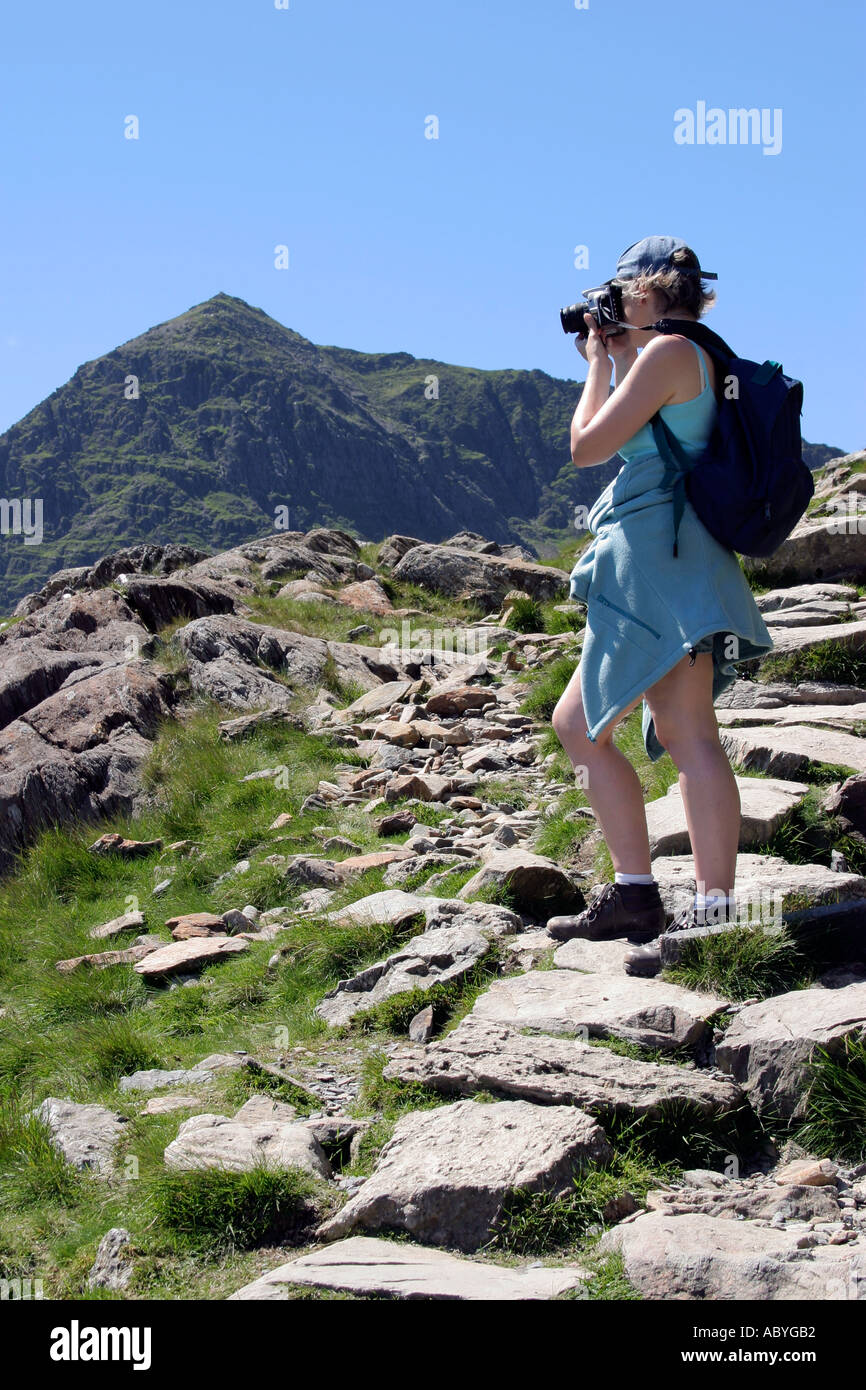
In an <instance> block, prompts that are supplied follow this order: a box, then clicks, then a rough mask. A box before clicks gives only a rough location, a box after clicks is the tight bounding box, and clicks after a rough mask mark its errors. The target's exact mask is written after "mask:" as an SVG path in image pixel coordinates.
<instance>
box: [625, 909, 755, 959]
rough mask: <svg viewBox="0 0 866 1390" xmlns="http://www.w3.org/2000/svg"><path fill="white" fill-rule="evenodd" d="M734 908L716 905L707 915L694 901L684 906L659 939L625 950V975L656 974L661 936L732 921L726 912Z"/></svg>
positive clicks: (732, 910)
mask: <svg viewBox="0 0 866 1390" xmlns="http://www.w3.org/2000/svg"><path fill="white" fill-rule="evenodd" d="M729 911H730V912H731V913H732V914H733V912H734V911H735V909H733V908H731V909H728V908H725V907H717V908H712V909H710V910H709V915H708V914H707V912H706V911H704V910H699V909H698V908H697V907H696V906H695V905H694V903H690V904H689V906H688V907H684V908H683V909H682V911H681V912H680V913H679V914H678V916H676V917H675V918H674V920H673V921H672V922H671V924H670V926H669V927H665V928H664V930H663V931H662V932H661V933H660V936H659V939H657V940H656V941H650V942H649V943H648V944H647V945H645V946H634V947H632V949H631V950H630V951H626V953H625V955H624V956H623V958H622V960H623V965H624V966H625V973H626V974H627V975H657V974H658V973H659V971H660V970H661V968H662V949H661V936H670V935H671V934H672V933H673V932H678V931H692V929H693V928H694V927H705V926H710V925H713V926H714V925H718V924H720V923H721V922H724V921H731V922H733V920H734V918H733V916H731V917H728V912H729Z"/></svg>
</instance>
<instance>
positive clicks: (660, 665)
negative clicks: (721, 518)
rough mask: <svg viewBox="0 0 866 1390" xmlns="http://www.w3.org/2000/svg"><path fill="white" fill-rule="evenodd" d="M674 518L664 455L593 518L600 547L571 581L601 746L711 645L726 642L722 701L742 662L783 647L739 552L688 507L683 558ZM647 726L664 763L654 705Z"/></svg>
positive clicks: (590, 719) (635, 464)
mask: <svg viewBox="0 0 866 1390" xmlns="http://www.w3.org/2000/svg"><path fill="white" fill-rule="evenodd" d="M672 514H673V493H672V478H671V475H670V471H669V469H668V468H667V466H666V465H665V463H664V461H663V460H662V459H661V458H660V457H659V455H658V454H657V453H655V452H653V453H647V454H646V455H643V456H639V457H636V458H634V459H632V460H631V461H630V462H629V463H627V464H626V465H624V467H623V468H621V469H620V471H619V473H618V474H617V476H616V477H615V478H614V479H613V481H612V482H611V483H610V484H609V485H608V486H607V488H605V490H604V492H603V493H602V494H601V496H600V497H599V498H598V500H597V501H596V502H595V503H594V505H593V507H592V509H591V511H590V513H589V517H588V520H587V527H588V530H589V531H590V533H591V534H592V535H593V537H594V539H593V540H592V542H591V543H590V545H589V546H588V547H587V548H586V550H585V551H584V552H583V554H582V555H581V556H580V557H579V559H578V561H577V563H576V564H575V567H574V569H573V570H572V572H571V583H570V587H569V596H570V597H571V598H573V599H577V600H579V601H580V602H581V603H585V604H586V605H587V620H586V631H585V635H584V640H583V652H582V655H581V661H580V670H581V675H580V682H581V694H582V698H583V709H584V716H585V718H586V723H587V729H588V738H589V739H590V741H591V742H593V743H594V742H595V740H596V738H597V736H598V734H599V733H600V732H601V731H602V729H603V728H604V727H605V725H606V724H608V723H609V721H610V720H611V719H613V718H614V717H615V716H616V715H617V714H619V713H620V712H621V711H622V710H623V709H625V708H626V706H627V705H629V704H630V703H631V702H632V700H634V699H635V698H636V697H637V696H638V695H641V694H643V693H644V692H645V691H646V690H647V689H648V688H649V687H650V686H651V685H653V684H654V683H655V682H656V681H658V680H660V679H661V677H662V676H664V675H665V674H666V673H667V672H668V671H669V670H670V669H671V668H672V667H673V666H675V665H676V663H677V662H678V661H681V660H682V657H683V655H684V653H687V652H688V651H689V648H690V647H692V646H694V645H695V643H697V642H699V641H700V640H701V638H702V637H706V636H708V635H709V634H711V633H717V634H719V635H718V636H717V637H716V638H715V642H714V650H713V700H714V701H715V700H716V699H717V698H718V696H719V695H720V694H721V693H722V691H723V690H726V689H727V687H728V686H729V685H730V684H731V683H732V682H733V681H734V680H735V679H736V676H737V672H736V669H735V666H734V662H735V661H748V660H750V659H751V658H753V657H757V656H762V655H764V653H766V652H768V651H771V650H772V648H773V641H772V638H771V637H770V634H769V632H768V630H767V626H766V624H765V622H764V620H763V618H762V617H761V614H760V613H759V611H758V608H757V605H756V603H755V600H754V598H753V596H752V591H751V589H750V588H749V585H748V581H747V580H746V577H745V575H744V574H743V572H742V570H741V569H740V565H739V562H738V560H737V557H736V555H735V554H734V552H733V551H732V550H728V549H726V548H725V547H724V546H723V545H720V544H719V542H718V541H717V540H716V539H715V538H714V537H713V536H712V535H711V534H710V532H709V531H708V530H707V528H706V527H705V526H704V524H703V522H701V521H700V519H699V518H698V516H697V513H696V512H695V510H694V508H693V507H692V505H691V503H690V502H688V501H686V504H685V509H684V512H683V516H682V520H681V522H680V525H679V535H678V550H679V553H678V554H677V555H676V556H674V555H673V554H672V546H671V538H672V534H673V521H672ZM642 727H643V736H644V746H645V748H646V751H647V754H648V756H649V757H650V758H651V759H652V761H653V762H655V761H656V760H657V759H658V758H660V757H661V756H662V754H663V753H664V752H665V749H664V747H663V746H662V744H661V743H660V742H659V740H658V737H657V736H656V732H655V727H654V724H653V720H652V718H651V716H650V712H649V709H648V707H647V704H646V701H644V706H643V725H642Z"/></svg>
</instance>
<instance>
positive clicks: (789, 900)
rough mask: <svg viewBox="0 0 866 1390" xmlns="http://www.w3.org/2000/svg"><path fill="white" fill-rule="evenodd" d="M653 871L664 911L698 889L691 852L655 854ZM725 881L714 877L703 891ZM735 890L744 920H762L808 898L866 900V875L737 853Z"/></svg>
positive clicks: (673, 910) (814, 901)
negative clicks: (688, 853)
mask: <svg viewBox="0 0 866 1390" xmlns="http://www.w3.org/2000/svg"><path fill="white" fill-rule="evenodd" d="M653 873H654V874H655V876H656V880H657V882H658V885H659V892H660V893H661V898H662V903H663V904H664V908H665V912H666V914H667V916H668V917H669V918H672V917H675V916H676V915H677V914H678V913H679V912H680V911H682V909H683V908H684V907H686V906H687V905H688V904H689V903H690V902H691V901H692V899H693V897H694V894H695V892H696V888H697V885H696V883H695V864H694V860H693V858H692V856H691V855H687V854H683V855H659V856H658V858H656V859H654V860H653ZM725 886H726V885H724V884H716V883H712V884H708V885H706V886H705V888H704V890H703V891H704V892H712V891H713V890H714V889H720V888H723V887H725ZM734 893H735V895H736V899H737V904H738V910H739V913H740V919H739V920H740V921H741V923H748V922H750V921H751V922H757V921H759V920H763V921H764V922H765V924H767V923H768V922H769V921H770V920H771V919H772V920H778V919H779V918H781V916H782V914H783V913H787V912H788V911H789V910H791V909H793V908H794V907H800V906H801V905H802V904H803V903H804V902H805V903H807V904H809V905H811V906H817V905H819V904H821V903H834V902H858V903H859V902H863V901H864V900H866V877H864V876H863V875H861V874H852V873H839V872H838V871H836V870H835V869H830V868H827V867H826V865H824V864H789V863H788V861H787V860H786V859H782V858H780V857H779V856H778V855H775V854H738V855H737V876H736V880H735V884H734Z"/></svg>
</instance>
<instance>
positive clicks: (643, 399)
mask: <svg viewBox="0 0 866 1390" xmlns="http://www.w3.org/2000/svg"><path fill="white" fill-rule="evenodd" d="M595 336H596V339H597V341H596V342H595V343H593V341H592V333H590V338H589V340H588V343H587V361H588V363H589V372H588V375H587V378H586V385H585V386H584V389H583V395H582V396H581V399H580V401H579V403H578V407H577V409H576V411H575V412H574V418H573V419H572V422H571V457H572V459H573V461H574V463H575V464H576V465H577V467H578V468H590V467H592V466H593V465H594V464H597V463H604V462H605V461H606V460H607V459H609V458H612V457H613V455H614V454H615V453H617V451H618V450H619V449H620V448H621V447H622V445H623V444H625V442H626V440H628V439H631V437H632V435H633V434H636V433H637V431H638V430H639V429H640V428H641V426H643V425H645V424H646V423H647V422H648V421H649V420H651V419H652V417H653V415H655V413H656V411H657V410H658V409H659V407H660V406H663V405H667V404H668V403H669V402H670V400H671V399H672V397H673V396H674V394H675V392H676V381H677V376H678V373H679V371H680V369H681V368H682V369H683V370H687V369H688V365H689V362H690V351H691V350H690V347H689V345H688V343H685V342H683V341H682V340H678V339H673V338H655V339H653V341H652V342H651V343H649V344H648V346H647V347H645V348H644V350H643V352H642V353H641V354H640V356H639V357H636V358H635V359H634V360H633V361H631V362H629V363H628V365H626V361H624V362H623V364H622V367H620V366H618V368H617V387H616V390H615V391H614V392H613V394H612V395H609V394H608V393H609V388H610V375H611V364H610V360H609V358H608V357H607V352H606V350H605V348H604V344H603V342H602V340H601V336H600V335H599V334H598V333H596V335H595ZM602 356H603V357H604V359H605V361H606V362H607V367H606V368H605V367H604V365H603V364H602V362H601V360H600V359H601V358H602ZM596 364H597V365H596Z"/></svg>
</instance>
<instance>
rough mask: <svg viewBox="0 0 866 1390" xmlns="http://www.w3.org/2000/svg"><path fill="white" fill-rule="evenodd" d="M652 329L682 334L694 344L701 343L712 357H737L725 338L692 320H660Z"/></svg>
mask: <svg viewBox="0 0 866 1390" xmlns="http://www.w3.org/2000/svg"><path fill="white" fill-rule="evenodd" d="M651 327H653V328H654V329H655V330H656V332H657V333H681V334H682V335H683V337H684V338H689V339H690V340H691V341H692V342H693V343H699V344H700V346H701V347H703V348H706V350H707V352H708V353H709V354H710V356H711V357H721V358H724V359H725V360H727V359H728V358H730V357H736V355H737V354H736V353H735V352H734V349H733V348H732V347H729V346H728V344H727V343H726V342H725V340H724V338H720V337H719V335H718V333H714V332H713V330H712V329H711V328H707V326H706V324H705V323H693V322H692V320H691V319H659V320H658V322H657V323H654V324H652V325H651Z"/></svg>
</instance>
